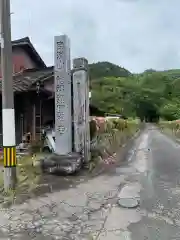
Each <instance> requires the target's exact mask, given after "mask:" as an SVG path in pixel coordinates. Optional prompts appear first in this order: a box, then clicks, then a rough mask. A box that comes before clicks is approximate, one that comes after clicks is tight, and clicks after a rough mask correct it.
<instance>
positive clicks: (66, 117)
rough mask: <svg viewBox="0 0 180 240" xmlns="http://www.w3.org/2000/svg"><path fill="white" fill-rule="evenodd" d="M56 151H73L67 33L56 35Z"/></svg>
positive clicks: (66, 152) (64, 152) (63, 152)
mask: <svg viewBox="0 0 180 240" xmlns="http://www.w3.org/2000/svg"><path fill="white" fill-rule="evenodd" d="M54 53H55V59H54V78H55V79H54V88H55V89H54V90H55V152H56V153H57V154H60V155H63V154H68V153H70V152H71V151H72V127H71V126H72V117H71V75H70V72H71V69H70V44H69V39H68V37H67V36H66V35H62V36H56V37H55V51H54Z"/></svg>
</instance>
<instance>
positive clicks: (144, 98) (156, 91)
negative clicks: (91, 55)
mask: <svg viewBox="0 0 180 240" xmlns="http://www.w3.org/2000/svg"><path fill="white" fill-rule="evenodd" d="M90 85H91V89H92V100H91V101H92V104H93V105H95V106H96V107H98V108H99V109H100V110H103V111H105V112H106V113H119V114H123V115H126V116H127V117H136V116H138V117H141V118H147V119H148V118H156V117H158V116H160V117H161V118H165V119H167V120H173V119H178V118H180V70H177V69H175V70H169V71H164V72H163V71H161V72H160V71H155V70H153V69H148V70H146V71H145V72H143V73H141V74H131V73H130V72H129V71H128V70H126V69H124V68H121V67H119V66H117V65H114V64H111V63H108V62H100V63H96V64H91V65H90Z"/></svg>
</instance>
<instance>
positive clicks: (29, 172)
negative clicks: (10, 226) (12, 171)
mask: <svg viewBox="0 0 180 240" xmlns="http://www.w3.org/2000/svg"><path fill="white" fill-rule="evenodd" d="M41 157H42V155H41V154H38V155H37V156H36V159H37V160H38V159H40V158H41ZM41 176H42V174H41V169H40V167H38V166H36V167H34V166H33V160H32V156H24V157H21V158H20V159H18V165H17V187H16V189H15V190H9V191H8V192H7V191H6V192H5V191H1V195H2V197H4V201H5V202H8V203H11V204H12V203H14V202H15V201H16V200H17V199H18V197H21V196H22V195H27V196H28V195H30V194H31V193H32V192H33V190H34V189H35V188H36V187H37V185H38V183H39V182H40V179H41ZM0 188H1V189H3V171H2V172H1V173H0Z"/></svg>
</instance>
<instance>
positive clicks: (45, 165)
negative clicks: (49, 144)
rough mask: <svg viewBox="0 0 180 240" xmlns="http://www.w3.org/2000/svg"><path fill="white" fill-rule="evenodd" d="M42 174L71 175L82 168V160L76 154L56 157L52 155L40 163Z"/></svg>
mask: <svg viewBox="0 0 180 240" xmlns="http://www.w3.org/2000/svg"><path fill="white" fill-rule="evenodd" d="M41 167H42V170H43V171H44V172H49V173H65V174H73V173H75V172H77V171H79V170H80V169H81V167H82V158H81V155H80V154H78V153H70V154H66V155H58V154H56V153H52V154H51V155H50V156H48V157H47V158H45V159H43V160H42V162H41Z"/></svg>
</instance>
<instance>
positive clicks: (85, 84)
mask: <svg viewBox="0 0 180 240" xmlns="http://www.w3.org/2000/svg"><path fill="white" fill-rule="evenodd" d="M73 98H74V99H73V112H74V149H75V152H78V153H81V155H82V157H83V159H84V161H85V162H88V161H89V159H90V131H89V77H88V61H87V60H86V59H85V58H77V59H74V60H73Z"/></svg>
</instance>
